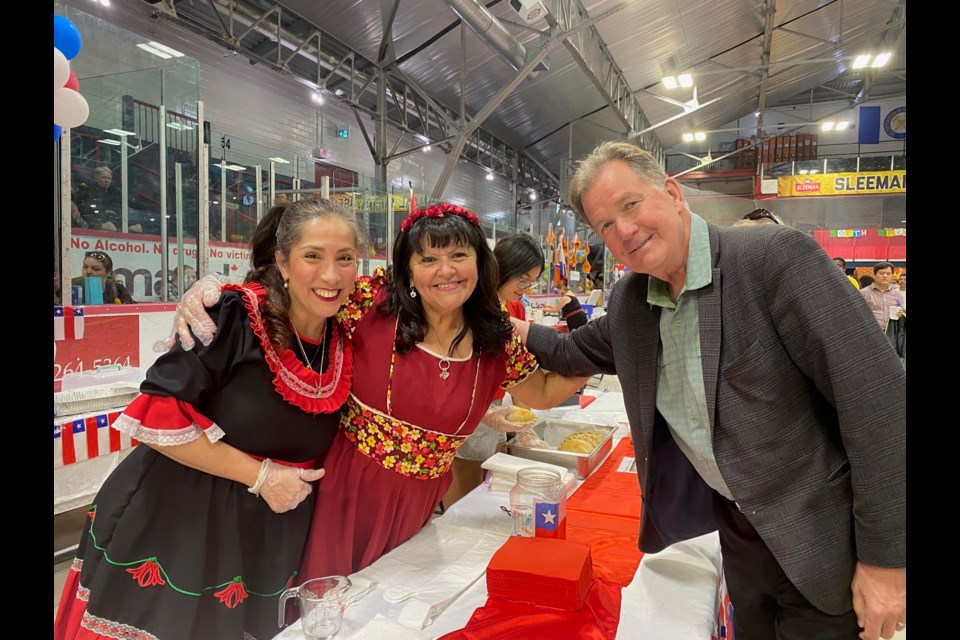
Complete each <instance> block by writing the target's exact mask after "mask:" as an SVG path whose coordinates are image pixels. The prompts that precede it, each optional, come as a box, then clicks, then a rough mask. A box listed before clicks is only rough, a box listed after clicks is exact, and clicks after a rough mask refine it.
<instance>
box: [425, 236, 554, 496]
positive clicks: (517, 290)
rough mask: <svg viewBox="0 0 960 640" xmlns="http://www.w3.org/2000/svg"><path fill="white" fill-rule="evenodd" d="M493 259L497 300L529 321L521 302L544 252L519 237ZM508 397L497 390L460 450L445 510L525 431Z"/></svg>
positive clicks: (502, 244) (501, 244) (503, 242)
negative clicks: (500, 448) (510, 437)
mask: <svg viewBox="0 0 960 640" xmlns="http://www.w3.org/2000/svg"><path fill="white" fill-rule="evenodd" d="M493 255H494V257H495V258H496V259H497V267H498V272H499V281H498V282H497V297H499V298H500V302H502V303H503V305H504V306H505V307H506V309H507V313H509V314H510V317H511V318H520V319H521V320H525V319H526V313H525V311H524V308H523V302H522V300H521V298H522V297H523V295H524V293H525V292H527V291H529V290H530V288H531V287H533V285H534V284H535V283H536V282H537V281H538V280H539V279H540V276H541V274H542V273H543V263H544V258H543V251H542V250H541V249H540V245H538V244H537V241H536V240H535V239H534V238H532V237H531V236H529V235H527V234H525V233H518V234H516V235H512V236H507V237H506V238H501V239H500V240H498V241H497V244H496V246H494V248H493ZM505 395H506V391H504V390H503V389H498V390H497V392H496V394H494V396H493V404H492V405H491V409H490V410H489V411H488V412H487V414H486V415H485V416H484V419H483V420H482V421H481V422H480V424H479V425H478V426H477V429H476V431H474V432H473V433H472V434H470V436H469V437H468V438H467V439H466V441H464V443H463V446H462V447H460V448H459V449H458V450H457V456H456V458H455V459H454V461H453V467H452V475H453V479H452V481H451V483H450V488H449V489H448V490H447V492H446V493H445V494H444V496H443V499H442V500H441V504H442V505H443V507H444V508H445V509H446V508H449V507H450V506H451V505H452V504H453V503H455V502H456V501H457V500H459V499H460V498H462V497H463V496H465V495H466V494H467V493H469V492H470V491H471V490H472V489H474V488H475V487H478V486H480V483H481V482H483V476H484V471H483V469H482V468H481V467H480V465H481V463H483V462H484V461H485V460H486V459H487V458H489V457H490V456H492V455H493V454H494V453H496V448H497V445H498V444H499V443H501V442H503V441H505V440H506V437H507V436H506V434H507V433H510V432H514V431H517V430H518V429H520V428H522V427H521V426H519V425H515V426H511V425H510V424H509V423H508V422H507V421H506V415H507V414H508V413H509V412H510V411H512V410H513V407H509V406H508V407H501V406H499V405H500V402H501V401H502V399H503V398H504V396H505ZM514 406H518V407H523V408H528V407H525V406H524V405H523V403H522V402H520V401H519V400H517V401H515V402H514Z"/></svg>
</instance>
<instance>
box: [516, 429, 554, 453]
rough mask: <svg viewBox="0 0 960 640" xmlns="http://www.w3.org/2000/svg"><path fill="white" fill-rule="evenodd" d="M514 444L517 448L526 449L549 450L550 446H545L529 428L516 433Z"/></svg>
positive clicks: (545, 443) (543, 441)
mask: <svg viewBox="0 0 960 640" xmlns="http://www.w3.org/2000/svg"><path fill="white" fill-rule="evenodd" d="M515 442H516V443H517V445H518V446H521V447H527V448H528V449H549V448H550V445H549V444H547V442H546V441H545V440H541V439H540V437H539V436H537V432H536V431H534V430H533V429H530V428H525V429H524V430H523V431H518V432H517V436H516V440H515Z"/></svg>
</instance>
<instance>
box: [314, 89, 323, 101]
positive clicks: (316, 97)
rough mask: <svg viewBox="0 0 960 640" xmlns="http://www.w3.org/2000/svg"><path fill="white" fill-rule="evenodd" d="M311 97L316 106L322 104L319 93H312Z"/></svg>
mask: <svg viewBox="0 0 960 640" xmlns="http://www.w3.org/2000/svg"><path fill="white" fill-rule="evenodd" d="M311 97H312V98H313V101H314V102H316V103H317V104H323V94H322V93H320V92H319V91H314V92H313V95H312V96H311Z"/></svg>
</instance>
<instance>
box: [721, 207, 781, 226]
mask: <svg viewBox="0 0 960 640" xmlns="http://www.w3.org/2000/svg"><path fill="white" fill-rule="evenodd" d="M758 224H783V223H782V222H780V219H779V218H777V216H775V215H773V214H772V213H770V212H769V211H767V210H766V209H764V208H762V207H761V208H759V209H754V210H753V211H751V212H750V213H747V214H745V215H744V216H743V217H742V218H740V219H739V220H737V221H736V222H734V223H733V224H732V225H730V226H733V227H752V226H754V225H758Z"/></svg>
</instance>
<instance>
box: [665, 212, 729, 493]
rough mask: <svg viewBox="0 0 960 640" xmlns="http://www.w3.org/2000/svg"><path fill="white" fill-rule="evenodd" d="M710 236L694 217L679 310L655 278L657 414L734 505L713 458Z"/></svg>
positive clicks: (700, 471)
mask: <svg viewBox="0 0 960 640" xmlns="http://www.w3.org/2000/svg"><path fill="white" fill-rule="evenodd" d="M712 274H713V269H712V266H711V262H710V234H709V232H708V230H707V223H706V222H704V220H703V218H701V217H700V216H698V215H696V214H694V213H691V214H690V250H689V252H688V254H687V280H686V282H685V283H684V285H683V289H682V290H681V291H680V295H679V296H677V302H676V304H674V302H673V300H671V299H670V289H669V285H668V284H667V283H666V282H663V281H662V280H658V279H657V278H654V277H653V276H650V285H649V288H648V289H647V302H648V303H650V305H651V306H658V307H661V310H660V353H659V354H658V358H657V409H658V410H659V411H660V415H662V416H663V418H664V419H665V420H666V421H667V425H668V426H669V428H670V433H671V434H673V439H674V440H675V441H676V442H677V445H678V446H679V447H680V450H681V451H683V453H684V454H685V455H686V456H687V458H689V459H690V462H692V463H693V466H694V467H695V468H696V470H697V471H698V472H699V473H700V476H701V477H702V478H703V479H704V480H705V481H706V483H707V484H709V485H710V486H711V487H713V488H714V489H716V490H717V491H719V492H720V493H721V494H723V495H724V496H726V497H727V499H729V500H733V496H732V495H731V493H730V489H728V488H727V485H726V483H725V482H724V481H723V476H721V475H720V469H719V468H718V467H717V461H716V459H715V458H714V456H713V442H712V441H711V440H710V417H709V416H708V415H707V397H706V392H705V391H704V386H703V363H702V362H701V359H700V312H699V310H698V307H697V294H696V290H697V289H702V288H703V287H705V286H707V285H708V284H710V282H711V280H712V278H713V275H712Z"/></svg>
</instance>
